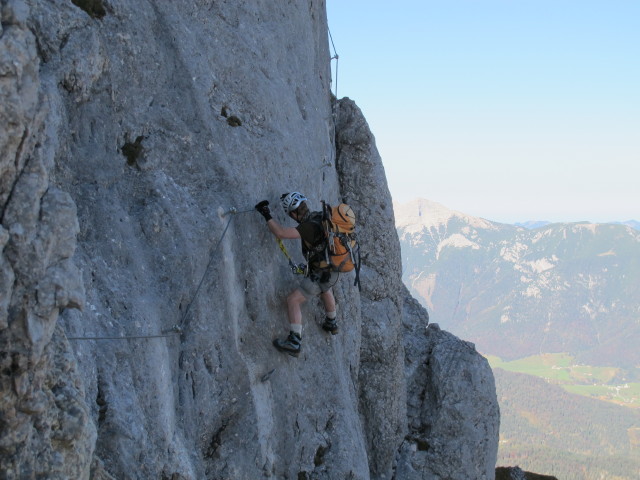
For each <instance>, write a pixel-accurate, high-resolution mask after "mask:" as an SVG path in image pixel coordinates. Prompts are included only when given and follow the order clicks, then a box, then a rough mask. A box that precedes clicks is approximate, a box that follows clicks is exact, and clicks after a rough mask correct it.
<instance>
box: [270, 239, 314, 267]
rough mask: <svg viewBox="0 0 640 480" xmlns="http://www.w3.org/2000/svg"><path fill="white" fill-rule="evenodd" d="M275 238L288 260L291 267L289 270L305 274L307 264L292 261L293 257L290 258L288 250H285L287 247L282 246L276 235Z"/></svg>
mask: <svg viewBox="0 0 640 480" xmlns="http://www.w3.org/2000/svg"><path fill="white" fill-rule="evenodd" d="M276 240H277V241H278V246H279V247H280V250H282V253H284V256H285V257H287V260H289V267H291V271H292V272H293V273H294V274H296V275H305V276H306V275H307V266H306V265H305V264H304V263H299V264H296V263H293V259H292V258H291V255H289V252H287V248H286V247H285V246H284V243H282V240H280V239H279V238H277V237H276Z"/></svg>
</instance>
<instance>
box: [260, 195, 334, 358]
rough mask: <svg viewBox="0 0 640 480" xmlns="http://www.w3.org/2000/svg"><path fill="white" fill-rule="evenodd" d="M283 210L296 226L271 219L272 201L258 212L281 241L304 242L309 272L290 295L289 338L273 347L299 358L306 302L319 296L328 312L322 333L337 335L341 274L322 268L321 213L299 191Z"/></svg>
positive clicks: (287, 198) (286, 200)
mask: <svg viewBox="0 0 640 480" xmlns="http://www.w3.org/2000/svg"><path fill="white" fill-rule="evenodd" d="M280 201H281V203H282V208H284V211H285V213H286V214H287V215H289V216H290V217H291V218H292V219H294V220H295V221H296V222H298V226H297V227H284V226H282V225H280V223H278V222H277V221H276V220H274V219H273V218H272V217H271V211H270V210H269V202H268V201H267V200H263V201H261V202H260V203H258V204H257V205H256V206H255V209H256V210H257V211H258V212H259V213H260V214H261V215H262V216H263V217H264V219H265V220H266V221H267V226H268V227H269V230H271V233H273V234H274V235H275V236H276V237H277V238H279V239H288V240H294V239H296V238H299V239H300V240H301V243H302V254H303V255H304V257H305V258H306V260H307V268H306V273H305V276H304V278H303V279H302V281H301V282H300V286H299V288H296V289H295V290H294V291H293V292H291V293H290V294H289V295H288V296H287V316H288V318H289V326H290V327H289V336H288V337H287V338H286V339H284V340H280V339H275V340H274V341H273V345H274V346H275V347H276V348H277V349H278V350H280V351H281V352H286V353H288V354H289V355H292V356H294V357H297V356H298V354H299V353H300V348H301V341H302V310H301V306H302V304H303V303H304V302H306V301H307V299H309V298H311V297H313V296H316V295H319V296H320V299H321V300H322V303H323V304H324V309H325V313H326V318H325V320H324V323H323V324H322V328H323V330H325V331H327V332H329V333H331V334H332V335H336V334H337V333H338V324H337V322H336V301H335V299H334V297H333V291H332V288H331V287H333V285H334V284H335V283H336V281H337V280H338V275H339V274H338V272H334V271H332V270H331V268H330V267H324V268H323V267H321V266H320V263H321V261H322V260H323V259H324V252H325V249H326V240H325V236H324V230H323V228H322V223H321V219H322V213H321V212H311V211H310V210H309V207H308V206H307V199H306V197H305V196H304V195H302V194H301V193H299V192H291V193H285V194H283V195H282V196H281V197H280Z"/></svg>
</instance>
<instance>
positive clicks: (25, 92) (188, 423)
mask: <svg viewBox="0 0 640 480" xmlns="http://www.w3.org/2000/svg"><path fill="white" fill-rule="evenodd" d="M0 5H1V9H0V13H1V21H2V27H1V30H0V98H1V99H2V103H1V106H0V119H1V122H2V123H1V125H2V129H1V130H0V152H1V153H2V157H1V158H0V214H1V225H2V227H1V228H0V246H1V247H2V255H1V256H0V345H1V347H2V348H1V351H0V362H1V364H2V368H1V370H0V388H1V395H2V397H1V400H0V425H1V426H2V430H1V432H0V453H1V455H0V472H1V473H2V477H3V478H11V479H13V478H60V479H62V478H95V479H108V478H131V479H147V478H154V479H156V478H161V479H173V480H178V479H202V478H207V479H255V478H290V479H293V478H295V479H321V478H326V479H336V478H352V479H366V478H375V479H382V478H387V479H390V478H397V479H402V478H424V479H444V478H452V479H469V478H478V479H485V478H486V479H488V478H493V468H494V465H495V457H496V447H497V425H498V411H497V402H496V399H495V388H494V385H493V378H492V376H491V371H490V369H489V367H488V365H487V364H486V362H485V361H484V359H482V357H481V356H480V355H478V354H477V353H476V352H475V350H474V349H473V347H472V346H470V345H469V344H467V343H465V342H463V341H461V340H459V339H457V338H455V337H454V336H452V335H450V334H447V333H446V332H441V331H439V329H437V328H435V327H429V328H427V325H428V316H427V315H426V312H425V311H424V310H422V309H420V307H419V306H417V304H415V303H414V302H413V300H412V299H411V298H410V297H409V296H408V294H407V292H406V290H405V289H404V287H403V286H402V282H401V280H400V273H401V272H400V268H401V267H400V248H399V243H398V239H397V236H396V234H395V226H394V219H393V210H392V206H391V196H390V194H389V191H388V189H387V187H386V179H385V176H384V169H383V167H382V162H381V159H380V156H379V154H378V153H377V149H376V147H375V141H374V138H373V135H372V134H371V132H370V130H369V128H368V126H367V124H366V121H365V119H364V117H363V116H362V113H361V112H360V111H359V109H358V108H357V106H356V105H355V104H354V103H353V102H352V101H351V100H349V99H342V100H340V101H336V100H335V99H334V98H332V95H331V92H330V82H331V79H330V68H329V67H330V64H329V62H330V59H329V52H328V43H327V35H326V32H327V25H326V13H325V4H324V2H323V1H316V0H305V1H303V0H298V1H287V2H266V1H259V0H255V1H247V2H229V1H213V0H193V1H183V2H172V1H161V0H154V1H151V0H140V1H135V2H133V1H131V0H104V1H103V0H93V1H80V0H74V1H71V0H51V1H47V2H42V1H36V0H1V1H0ZM294 189H296V190H300V191H302V192H304V193H305V195H307V196H308V197H309V198H310V200H311V206H312V208H314V209H318V208H319V207H320V201H321V200H327V201H328V202H330V203H336V202H338V201H341V200H344V201H347V202H349V203H350V204H351V205H352V206H353V207H354V209H355V210H356V212H357V215H358V228H359V231H360V242H361V248H362V251H363V269H362V285H363V288H362V291H361V292H360V291H359V290H358V289H357V287H355V286H354V285H353V275H352V274H346V275H342V276H341V278H340V279H339V282H338V283H337V284H336V286H335V295H336V300H337V304H338V315H339V321H340V325H341V331H340V334H339V335H337V336H335V337H331V336H328V335H327V334H326V333H325V332H323V331H322V330H321V328H320V323H321V321H322V318H323V313H322V308H321V305H320V303H319V301H317V300H314V301H310V302H308V304H306V305H305V306H304V309H303V314H304V321H305V330H304V334H303V342H304V343H303V352H302V353H301V355H300V356H299V357H298V358H292V357H289V356H286V355H282V354H280V353H278V352H277V351H275V350H274V349H273V347H272V345H271V340H272V338H274V337H276V336H281V335H282V334H283V333H286V330H287V320H286V313H285V310H286V304H285V302H284V299H285V297H286V295H287V293H288V292H289V291H290V290H291V289H292V288H294V287H295V285H296V281H297V280H296V277H295V276H294V275H292V274H291V273H290V271H289V269H288V267H287V263H286V259H285V258H284V257H283V256H282V254H281V253H280V251H279V249H278V246H277V244H276V242H275V241H274V239H273V237H272V236H271V234H270V233H269V232H268V230H267V228H266V227H265V225H264V221H263V220H262V218H261V217H260V216H259V215H257V214H256V213H255V212H254V211H253V210H252V206H253V205H254V204H255V203H256V202H258V201H259V200H262V199H265V198H266V199H269V200H270V201H271V202H272V203H274V208H273V212H274V215H275V216H276V217H277V218H278V219H279V220H280V221H281V222H283V223H287V222H288V221H290V220H288V219H286V218H285V217H284V215H283V214H282V212H281V211H280V210H279V209H278V208H276V205H277V200H278V197H279V195H280V194H281V193H283V192H286V191H291V190H294ZM232 207H234V208H235V210H231V208H232ZM288 247H289V251H290V252H291V253H292V254H293V255H294V256H297V257H298V260H299V261H301V260H302V258H301V257H300V254H299V252H298V251H297V250H298V246H297V245H295V244H293V243H291V244H290V245H288Z"/></svg>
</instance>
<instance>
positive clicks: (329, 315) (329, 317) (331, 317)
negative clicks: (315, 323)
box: [327, 310, 336, 320]
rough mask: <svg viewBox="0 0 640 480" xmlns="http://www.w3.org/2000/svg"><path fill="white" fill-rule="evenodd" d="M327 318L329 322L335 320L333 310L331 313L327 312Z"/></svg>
mask: <svg viewBox="0 0 640 480" xmlns="http://www.w3.org/2000/svg"><path fill="white" fill-rule="evenodd" d="M327 318H328V319H329V320H335V319H336V311H335V310H334V311H333V312H327Z"/></svg>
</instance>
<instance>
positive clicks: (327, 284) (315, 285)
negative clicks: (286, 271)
mask: <svg viewBox="0 0 640 480" xmlns="http://www.w3.org/2000/svg"><path fill="white" fill-rule="evenodd" d="M329 273H330V274H329V278H328V279H326V281H324V282H320V280H312V278H313V275H311V277H304V278H303V279H302V281H301V282H300V291H301V292H302V294H303V295H304V296H305V297H306V298H309V297H315V296H316V295H320V294H321V293H324V292H326V291H328V290H330V289H331V287H333V286H334V285H335V284H336V282H337V281H338V277H339V276H340V272H329Z"/></svg>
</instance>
